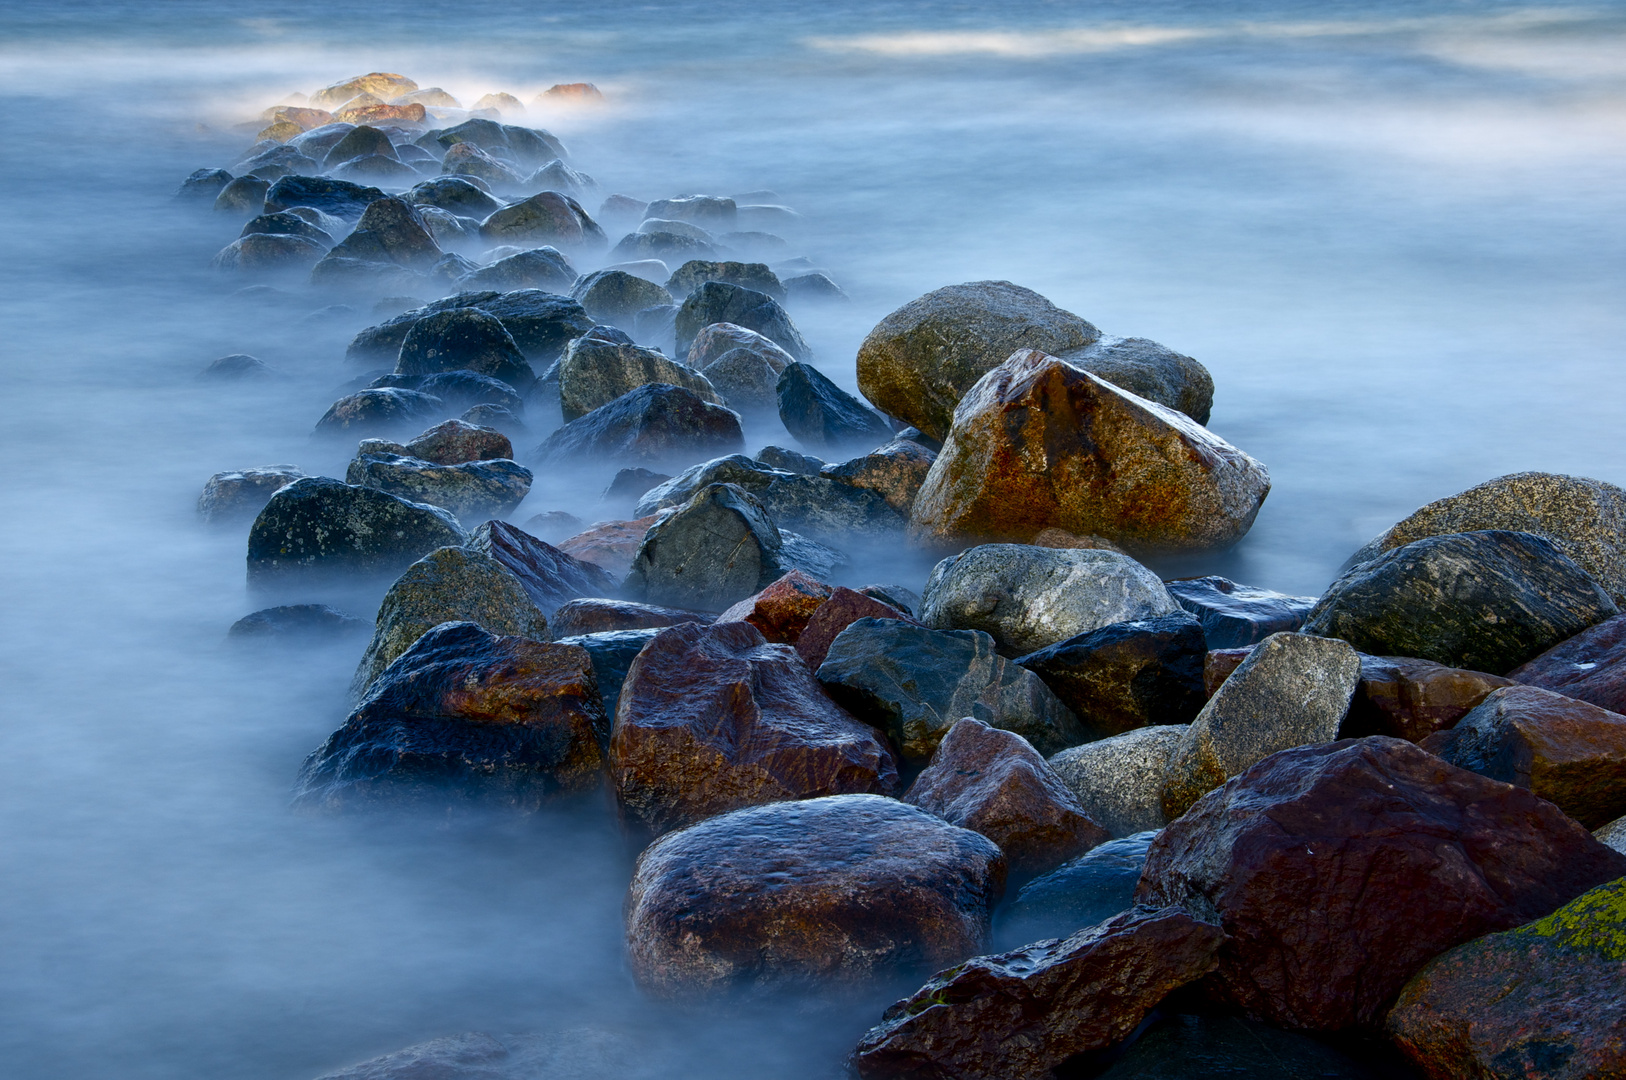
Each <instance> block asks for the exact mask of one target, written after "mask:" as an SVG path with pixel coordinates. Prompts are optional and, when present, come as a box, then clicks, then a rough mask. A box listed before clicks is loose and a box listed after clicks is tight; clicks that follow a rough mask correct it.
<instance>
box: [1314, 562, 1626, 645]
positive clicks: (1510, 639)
mask: <svg viewBox="0 0 1626 1080" xmlns="http://www.w3.org/2000/svg"><path fill="white" fill-rule="evenodd" d="M1616 613H1617V610H1616V608H1615V602H1614V601H1613V600H1611V599H1610V598H1609V595H1608V594H1607V593H1606V592H1604V590H1603V589H1602V588H1601V587H1600V586H1599V585H1598V583H1597V582H1595V581H1594V580H1593V579H1592V578H1591V577H1589V576H1588V575H1587V573H1586V571H1584V570H1582V569H1581V568H1580V567H1579V566H1577V565H1575V563H1573V562H1571V561H1570V559H1569V558H1568V557H1566V556H1565V555H1563V554H1562V553H1561V552H1559V551H1558V549H1557V548H1555V547H1553V545H1552V544H1551V543H1549V542H1548V541H1546V540H1543V539H1542V538H1541V537H1539V536H1536V535H1534V534H1532V533H1522V532H1504V531H1500V530H1487V531H1484V532H1468V533H1452V534H1448V535H1445V536H1430V537H1426V538H1424V539H1422V540H1417V541H1415V542H1413V543H1410V544H1407V545H1406V546H1405V547H1402V548H1396V549H1395V550H1393V551H1390V552H1387V553H1385V554H1384V555H1381V556H1379V557H1378V558H1377V559H1375V560H1373V561H1372V562H1369V563H1362V564H1361V565H1359V566H1357V567H1355V568H1354V569H1352V570H1350V571H1348V572H1347V573H1345V574H1344V575H1343V576H1342V577H1340V578H1339V579H1338V580H1337V581H1334V582H1333V583H1332V584H1331V585H1330V586H1329V587H1328V588H1327V592H1326V595H1324V596H1323V597H1322V598H1321V601H1320V603H1318V604H1317V605H1316V606H1315V609H1314V610H1313V611H1311V613H1310V617H1309V619H1308V620H1307V621H1306V622H1305V624H1304V630H1305V632H1306V633H1309V634H1320V635H1322V636H1325V637H1338V638H1343V639H1344V640H1345V641H1347V642H1349V643H1350V644H1351V645H1353V646H1355V647H1356V648H1357V649H1359V650H1361V651H1362V652H1365V653H1372V654H1374V655H1379V656H1416V657H1421V658H1422V659H1424V660H1433V661H1435V662H1436V663H1440V664H1446V665H1448V666H1450V667H1460V668H1469V669H1471V670H1474V671H1486V672H1489V673H1491V674H1492V675H1501V674H1504V673H1505V672H1508V671H1510V670H1512V669H1513V668H1515V667H1518V666H1519V665H1520V664H1523V663H1525V662H1526V661H1528V660H1530V659H1532V658H1534V657H1535V656H1537V655H1538V654H1539V653H1541V652H1543V651H1544V650H1546V649H1550V648H1552V647H1553V646H1554V645H1556V644H1558V643H1559V642H1561V641H1563V640H1564V639H1565V638H1568V637H1571V636H1573V635H1575V634H1578V633H1580V632H1581V631H1582V630H1585V629H1586V628H1587V627H1589V626H1592V625H1593V624H1594V623H1599V622H1602V621H1603V620H1604V619H1606V618H1608V617H1609V616H1611V615H1614V614H1616Z"/></svg>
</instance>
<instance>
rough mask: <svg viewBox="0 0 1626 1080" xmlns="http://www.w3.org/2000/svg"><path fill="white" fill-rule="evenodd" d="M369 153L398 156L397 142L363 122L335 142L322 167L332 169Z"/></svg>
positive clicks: (324, 158) (323, 160)
mask: <svg viewBox="0 0 1626 1080" xmlns="http://www.w3.org/2000/svg"><path fill="white" fill-rule="evenodd" d="M368 154H382V155H383V156H384V157H387V158H394V157H396V156H397V155H396V153H395V144H394V143H392V142H390V137H389V136H388V135H386V134H384V133H383V132H382V131H380V130H378V129H377V128H375V127H368V126H367V125H365V124H363V125H362V126H360V127H353V128H351V129H350V130H349V131H347V132H345V133H344V135H343V136H341V137H340V139H339V141H338V142H336V143H334V144H333V146H332V148H330V149H329V150H328V152H327V153H326V154H325V155H324V156H323V158H322V167H323V168H324V169H329V170H331V169H332V168H334V167H335V166H337V165H342V164H344V163H345V162H347V161H349V160H350V159H352V158H359V157H364V156H366V155H368Z"/></svg>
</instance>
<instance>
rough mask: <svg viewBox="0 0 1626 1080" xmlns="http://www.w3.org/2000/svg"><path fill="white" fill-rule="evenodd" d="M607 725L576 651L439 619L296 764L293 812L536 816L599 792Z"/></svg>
mask: <svg viewBox="0 0 1626 1080" xmlns="http://www.w3.org/2000/svg"><path fill="white" fill-rule="evenodd" d="M447 550H452V549H447ZM391 595H392V596H393V595H394V590H391ZM388 602H389V601H388V600H387V599H386V604H387V603H388ZM607 728H608V721H607V719H606V717H605V715H604V704H603V702H602V701H601V700H600V699H599V693H598V680H597V679H596V678H595V676H594V673H593V665H592V661H591V659H590V658H589V657H588V655H587V651H586V650H585V649H581V648H577V647H575V646H572V645H550V644H545V643H544V642H542V641H534V640H531V639H529V638H526V637H523V636H507V635H501V634H494V633H490V632H488V631H486V630H484V629H482V628H481V627H479V626H477V625H475V624H474V623H472V622H446V623H443V624H442V625H439V626H434V627H433V628H431V629H428V630H427V631H426V632H425V633H424V634H422V636H420V637H418V638H417V639H416V641H415V642H414V643H413V644H412V646H411V647H410V648H408V649H406V650H405V651H403V652H402V653H401V655H400V657H399V658H398V659H396V661H395V662H394V663H393V664H391V665H390V666H389V667H388V668H387V669H385V670H384V671H383V672H382V673H381V674H380V675H379V676H378V677H377V678H376V679H375V680H374V681H373V683H372V685H371V687H370V688H369V689H368V691H367V694H366V696H365V697H363V698H362V700H361V702H360V703H359V704H358V705H357V706H356V710H355V711H354V712H352V713H351V714H350V716H349V717H348V718H347V719H346V720H345V722H344V726H342V727H340V728H339V730H337V731H335V732H334V733H333V734H332V735H331V736H329V737H328V740H327V742H326V743H324V744H323V745H322V747H321V748H320V749H318V750H317V751H316V752H315V753H313V754H311V756H310V757H309V758H307V759H306V760H305V764H304V766H303V767H302V768H301V769H300V774H299V781H298V784H297V786H296V795H295V805H297V806H303V807H305V808H307V809H324V810H339V809H346V808H351V807H355V806H366V805H368V804H378V803H398V802H401V801H410V802H417V803H422V804H425V805H435V804H439V803H446V802H450V803H454V804H455V803H460V802H478V803H497V804H499V805H506V806H510V807H513V808H514V809H519V810H536V809H539V808H540V807H541V805H542V804H543V803H545V802H547V801H548V800H549V799H551V798H553V797H556V796H559V795H574V794H583V793H586V792H590V791H592V790H593V789H594V788H596V787H598V786H599V785H600V783H602V779H603V766H604V755H603V750H602V743H603V741H604V739H605V736H606V734H607Z"/></svg>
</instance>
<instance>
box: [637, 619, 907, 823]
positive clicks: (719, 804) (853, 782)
mask: <svg viewBox="0 0 1626 1080" xmlns="http://www.w3.org/2000/svg"><path fill="white" fill-rule="evenodd" d="M611 755H612V766H611V772H612V775H613V777H614V779H615V785H616V790H617V792H618V793H619V794H620V797H621V805H622V807H623V808H624V810H625V812H626V814H627V816H628V817H629V818H630V819H631V820H633V821H636V822H638V823H639V824H641V825H643V826H645V827H647V828H648V829H650V830H651V831H652V832H656V833H660V832H665V831H666V830H668V829H674V828H679V827H682V826H684V825H688V824H691V823H693V822H696V821H699V820H701V819H703V818H707V817H711V816H712V815H714V814H721V813H725V812H727V811H729V810H735V809H738V808H740V807H742V806H755V805H758V804H761V803H769V802H778V801H780V800H782V799H810V798H815V797H817V796H820V795H839V794H845V793H849V792H875V793H879V794H882V795H890V794H892V793H894V792H895V791H896V790H897V786H898V769H897V764H896V762H895V761H894V760H893V757H892V751H891V750H890V749H889V748H888V747H887V745H886V740H885V739H884V738H883V737H882V736H881V735H880V734H879V733H877V732H876V731H875V729H873V728H871V727H870V726H868V725H867V724H863V723H860V722H859V721H857V720H854V719H853V718H852V717H851V716H849V715H848V714H847V712H846V711H845V710H843V709H842V708H841V707H840V706H839V705H837V704H836V703H835V702H833V701H831V700H830V699H829V698H828V697H827V696H826V695H825V693H824V691H823V690H822V689H820V687H819V684H818V683H817V682H816V681H815V680H814V678H813V676H812V673H810V672H809V671H808V670H807V665H806V664H804V663H802V659H801V657H799V656H797V655H796V652H795V650H793V649H791V648H790V647H789V646H788V645H771V644H769V643H768V642H767V641H766V640H764V639H763V636H762V635H761V634H760V633H759V632H758V631H757V629H756V627H755V626H752V625H751V624H749V623H744V622H730V623H718V624H716V625H714V626H699V625H696V624H694V623H684V624H682V625H680V626H672V627H668V628H667V629H665V630H662V631H661V632H660V633H659V634H657V635H656V636H655V637H654V638H653V639H652V640H651V641H650V642H649V644H648V645H646V646H644V649H643V651H642V652H641V653H639V654H638V658H637V659H636V660H634V661H633V662H632V666H631V667H630V668H629V669H628V671H627V678H626V681H625V682H624V683H623V684H622V687H621V698H620V701H619V702H618V703H617V705H616V717H615V730H614V734H613V735H612V737H611Z"/></svg>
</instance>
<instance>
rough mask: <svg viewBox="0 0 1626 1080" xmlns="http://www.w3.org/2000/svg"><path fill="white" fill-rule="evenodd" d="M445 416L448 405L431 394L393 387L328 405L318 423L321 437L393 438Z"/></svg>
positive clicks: (350, 396)
mask: <svg viewBox="0 0 1626 1080" xmlns="http://www.w3.org/2000/svg"><path fill="white" fill-rule="evenodd" d="M445 415H446V403H445V402H444V401H442V400H441V399H440V398H438V397H435V396H433V395H432V394H420V393H419V392H418V391H416V390H398V389H394V388H386V389H377V390H358V391H357V392H356V393H354V394H350V395H348V396H346V397H342V398H340V399H339V400H338V401H335V402H334V403H333V404H332V405H330V406H328V410H327V412H325V413H323V414H322V418H321V419H320V420H318V421H317V422H316V434H318V435H348V436H350V437H352V438H353V437H355V436H357V435H362V436H371V435H390V434H397V433H400V432H404V431H410V430H412V429H414V428H421V427H422V426H423V425H425V424H432V423H434V422H435V421H436V420H439V419H440V418H441V417H443V416H445Z"/></svg>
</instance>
